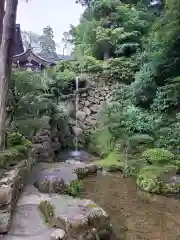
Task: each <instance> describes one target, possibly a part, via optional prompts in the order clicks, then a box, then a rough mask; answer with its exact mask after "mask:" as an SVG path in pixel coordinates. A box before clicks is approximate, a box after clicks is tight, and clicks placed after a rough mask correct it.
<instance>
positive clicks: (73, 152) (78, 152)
mask: <svg viewBox="0 0 180 240" xmlns="http://www.w3.org/2000/svg"><path fill="white" fill-rule="evenodd" d="M75 84H76V89H75V110H76V129H78V118H77V112H78V110H79V77H76V78H75ZM80 155H81V151H79V150H78V132H76V133H75V150H74V151H72V152H71V156H72V157H79V156H80Z"/></svg>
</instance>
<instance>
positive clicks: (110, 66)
mask: <svg viewBox="0 0 180 240" xmlns="http://www.w3.org/2000/svg"><path fill="white" fill-rule="evenodd" d="M136 70H137V62H136V61H135V59H133V58H126V57H121V58H115V59H109V60H107V61H106V62H104V64H103V74H104V75H105V76H106V78H107V79H112V80H113V81H118V82H124V83H126V84H129V83H131V82H132V81H133V80H134V74H135V71H136Z"/></svg>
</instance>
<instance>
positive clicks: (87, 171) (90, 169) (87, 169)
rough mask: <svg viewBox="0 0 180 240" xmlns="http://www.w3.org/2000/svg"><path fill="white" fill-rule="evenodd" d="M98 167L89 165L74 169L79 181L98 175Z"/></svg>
mask: <svg viewBox="0 0 180 240" xmlns="http://www.w3.org/2000/svg"><path fill="white" fill-rule="evenodd" d="M97 170H98V167H97V165H96V164H89V165H86V166H84V167H78V168H76V169H74V172H75V173H76V174H77V177H78V179H79V180H80V179H84V178H85V177H88V176H91V175H96V174H97Z"/></svg>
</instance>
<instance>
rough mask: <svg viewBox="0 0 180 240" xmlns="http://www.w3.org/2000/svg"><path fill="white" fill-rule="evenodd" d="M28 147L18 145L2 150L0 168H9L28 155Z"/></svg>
mask: <svg viewBox="0 0 180 240" xmlns="http://www.w3.org/2000/svg"><path fill="white" fill-rule="evenodd" d="M26 153H27V152H26V147H24V146H22V145H18V147H17V146H16V147H12V148H9V149H6V150H3V151H1V152H0V168H2V169H3V168H8V167H11V166H14V165H16V164H17V163H18V162H19V161H20V160H23V159H24V157H25V155H26Z"/></svg>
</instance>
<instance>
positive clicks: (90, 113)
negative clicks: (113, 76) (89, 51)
mask: <svg viewBox="0 0 180 240" xmlns="http://www.w3.org/2000/svg"><path fill="white" fill-rule="evenodd" d="M106 80H107V79H106ZM106 80H105V79H97V78H95V77H94V76H93V77H88V79H86V83H87V87H86V89H84V90H83V91H82V92H81V91H80V93H79V106H78V112H77V119H78V127H79V128H80V129H81V130H82V131H83V129H90V128H92V127H93V126H95V125H96V123H97V117H98V113H99V111H100V108H101V105H102V104H103V103H105V102H106V101H109V100H110V99H111V98H112V96H113V94H114V92H115V90H116V89H117V88H119V87H120V86H121V85H122V84H121V85H120V84H119V83H112V82H109V81H108V82H107V81H106ZM73 104H74V105H75V101H74V99H73ZM74 129H75V127H74ZM80 129H79V130H78V131H79V132H80ZM75 131H76V130H74V132H75Z"/></svg>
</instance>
